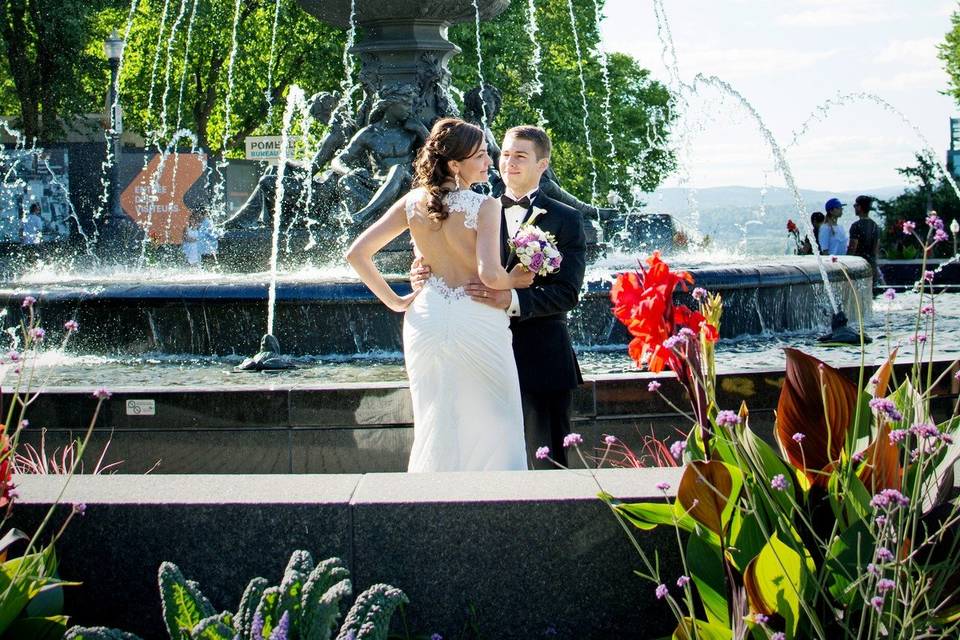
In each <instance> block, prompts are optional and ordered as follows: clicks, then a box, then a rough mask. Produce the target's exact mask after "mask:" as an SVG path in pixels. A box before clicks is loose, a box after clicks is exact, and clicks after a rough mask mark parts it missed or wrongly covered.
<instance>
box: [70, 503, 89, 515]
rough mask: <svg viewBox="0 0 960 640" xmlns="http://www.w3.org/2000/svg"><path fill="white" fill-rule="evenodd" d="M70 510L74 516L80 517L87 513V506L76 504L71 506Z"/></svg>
mask: <svg viewBox="0 0 960 640" xmlns="http://www.w3.org/2000/svg"><path fill="white" fill-rule="evenodd" d="M72 509H73V512H74V513H75V514H77V515H78V516H82V515H83V514H84V513H86V511H87V505H86V504H84V503H83V502H77V503H74V504H73V506H72Z"/></svg>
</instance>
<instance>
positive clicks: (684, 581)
mask: <svg viewBox="0 0 960 640" xmlns="http://www.w3.org/2000/svg"><path fill="white" fill-rule="evenodd" d="M688 584H690V576H680V577H679V578H677V586H678V587H680V588H681V589H683V588H684V587H685V586H687V585H688Z"/></svg>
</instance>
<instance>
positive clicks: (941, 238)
mask: <svg viewBox="0 0 960 640" xmlns="http://www.w3.org/2000/svg"><path fill="white" fill-rule="evenodd" d="M949 239H950V236H948V235H947V232H946V231H944V230H943V229H937V230H936V231H934V232H933V241H934V242H946V241H947V240H949Z"/></svg>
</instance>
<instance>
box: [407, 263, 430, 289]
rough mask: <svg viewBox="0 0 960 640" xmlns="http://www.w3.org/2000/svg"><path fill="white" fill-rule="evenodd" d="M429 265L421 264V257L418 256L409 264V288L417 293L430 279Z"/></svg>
mask: <svg viewBox="0 0 960 640" xmlns="http://www.w3.org/2000/svg"><path fill="white" fill-rule="evenodd" d="M431 273H432V272H431V271H430V265H428V264H424V263H423V257H422V256H418V257H417V258H416V259H414V261H413V262H412V263H411V264H410V288H411V289H413V290H414V291H419V290H420V289H422V288H423V285H424V283H425V282H426V281H427V280H429V279H430V274H431Z"/></svg>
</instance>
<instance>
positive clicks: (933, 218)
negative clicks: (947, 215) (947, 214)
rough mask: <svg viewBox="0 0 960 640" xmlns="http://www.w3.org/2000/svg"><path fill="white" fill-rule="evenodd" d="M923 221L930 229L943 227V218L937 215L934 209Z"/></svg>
mask: <svg viewBox="0 0 960 640" xmlns="http://www.w3.org/2000/svg"><path fill="white" fill-rule="evenodd" d="M925 222H926V223H927V226H928V227H930V228H931V229H940V230H942V229H943V218H941V217H940V216H938V215H937V212H936V211H931V212H930V215H928V216H927V219H926V220H925Z"/></svg>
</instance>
